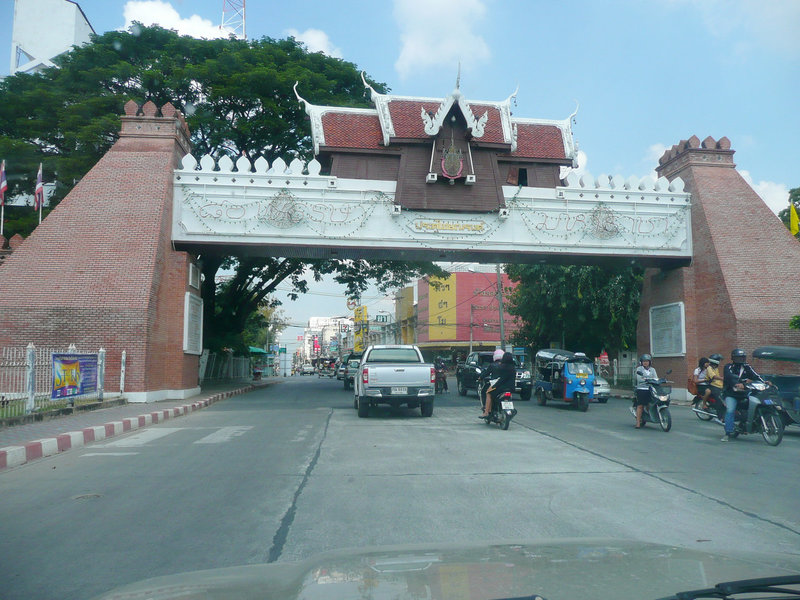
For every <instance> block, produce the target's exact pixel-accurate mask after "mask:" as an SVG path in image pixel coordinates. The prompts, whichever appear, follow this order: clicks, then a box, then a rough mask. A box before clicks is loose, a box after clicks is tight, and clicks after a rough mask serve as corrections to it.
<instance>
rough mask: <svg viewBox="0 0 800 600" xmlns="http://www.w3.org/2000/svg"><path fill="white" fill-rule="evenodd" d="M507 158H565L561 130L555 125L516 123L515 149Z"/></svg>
mask: <svg viewBox="0 0 800 600" xmlns="http://www.w3.org/2000/svg"><path fill="white" fill-rule="evenodd" d="M508 156H519V157H523V158H561V159H563V158H566V153H565V152H564V138H563V137H562V135H561V129H559V128H558V127H556V126H555V125H540V124H535V123H517V149H516V151H515V152H512V153H510V154H509V155H508Z"/></svg>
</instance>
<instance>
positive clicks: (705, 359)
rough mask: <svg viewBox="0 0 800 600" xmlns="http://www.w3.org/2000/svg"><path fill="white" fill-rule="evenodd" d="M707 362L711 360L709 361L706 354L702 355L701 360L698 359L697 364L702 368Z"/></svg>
mask: <svg viewBox="0 0 800 600" xmlns="http://www.w3.org/2000/svg"><path fill="white" fill-rule="evenodd" d="M707 362H711V361H709V360H708V359H707V358H706V357H705V356H702V357H700V360H699V361H697V366H698V367H700V368H701V369H702V368H703V365H704V364H706V363H707Z"/></svg>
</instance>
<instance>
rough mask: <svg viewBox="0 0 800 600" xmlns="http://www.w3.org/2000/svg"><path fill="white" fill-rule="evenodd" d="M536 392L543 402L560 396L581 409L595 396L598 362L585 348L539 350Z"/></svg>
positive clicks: (587, 405) (565, 401) (536, 367)
mask: <svg viewBox="0 0 800 600" xmlns="http://www.w3.org/2000/svg"><path fill="white" fill-rule="evenodd" d="M534 371H535V374H536V384H535V386H534V387H535V391H534V394H535V395H536V401H537V402H538V403H539V405H540V406H544V405H545V404H547V402H548V401H552V400H558V401H561V402H564V403H565V404H569V405H571V406H574V407H576V408H577V409H578V410H580V411H581V412H586V411H587V410H588V408H589V401H590V400H592V399H593V398H594V365H593V363H592V361H591V359H590V358H589V357H587V356H586V355H585V354H584V353H583V352H570V351H569V350H559V349H555V348H547V349H544V350H539V351H538V352H537V353H536V358H535V360H534Z"/></svg>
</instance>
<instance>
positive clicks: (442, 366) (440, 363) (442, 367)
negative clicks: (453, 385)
mask: <svg viewBox="0 0 800 600" xmlns="http://www.w3.org/2000/svg"><path fill="white" fill-rule="evenodd" d="M433 366H434V368H435V369H436V371H437V376H438V372H439V371H441V373H442V375H441V377H442V389H443V390H444V391H445V392H446V391H447V364H446V363H445V362H444V359H443V358H442V357H441V356H437V357H436V359H435V360H434V361H433Z"/></svg>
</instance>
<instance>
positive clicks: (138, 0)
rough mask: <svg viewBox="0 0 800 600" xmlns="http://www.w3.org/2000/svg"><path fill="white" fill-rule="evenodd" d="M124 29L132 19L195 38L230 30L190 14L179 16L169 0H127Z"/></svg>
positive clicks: (124, 12)
mask: <svg viewBox="0 0 800 600" xmlns="http://www.w3.org/2000/svg"><path fill="white" fill-rule="evenodd" d="M123 15H124V17H125V29H128V28H129V27H130V26H131V25H132V24H133V22H134V21H138V22H139V23H141V24H142V25H159V26H161V27H163V28H164V29H174V30H175V31H177V32H178V33H179V34H180V35H189V36H192V37H195V38H206V39H212V38H219V37H228V35H230V34H231V33H232V32H231V31H228V30H224V29H220V27H219V26H218V25H214V23H212V22H211V21H209V20H208V19H203V18H202V17H200V16H198V15H192V16H191V17H188V18H186V19H184V18H181V16H180V14H178V11H177V10H175V9H174V8H173V7H172V5H171V4H170V3H169V2H164V1H163V0H129V1H128V2H126V3H125V8H124V9H123Z"/></svg>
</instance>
